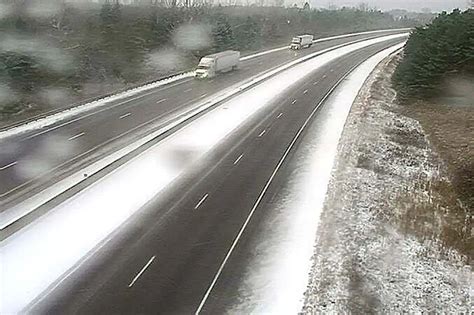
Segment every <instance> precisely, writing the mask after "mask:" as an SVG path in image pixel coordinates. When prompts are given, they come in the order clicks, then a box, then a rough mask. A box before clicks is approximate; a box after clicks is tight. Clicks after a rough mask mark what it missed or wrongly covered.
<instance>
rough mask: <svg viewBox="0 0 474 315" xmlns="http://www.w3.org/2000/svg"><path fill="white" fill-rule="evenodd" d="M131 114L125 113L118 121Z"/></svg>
mask: <svg viewBox="0 0 474 315" xmlns="http://www.w3.org/2000/svg"><path fill="white" fill-rule="evenodd" d="M131 114H132V113H126V114H123V115H122V116H120V117H119V118H120V119H124V118H125V117H128V116H130V115H131Z"/></svg>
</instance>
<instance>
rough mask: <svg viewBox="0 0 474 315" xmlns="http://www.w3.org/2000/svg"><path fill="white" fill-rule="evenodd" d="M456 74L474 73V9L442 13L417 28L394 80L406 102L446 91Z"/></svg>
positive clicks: (409, 40) (468, 74)
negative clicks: (448, 81) (449, 81)
mask: <svg viewBox="0 0 474 315" xmlns="http://www.w3.org/2000/svg"><path fill="white" fill-rule="evenodd" d="M453 76H457V77H459V76H461V77H465V78H471V80H472V77H473V76H474V10H472V9H471V10H466V11H464V12H461V11H460V10H454V11H453V12H452V13H449V14H448V13H446V12H444V13H442V14H440V15H439V16H438V17H437V18H435V19H434V20H433V22H432V23H431V24H429V25H427V26H424V27H423V26H419V27H417V28H415V29H414V30H413V32H412V34H411V35H410V38H409V39H408V42H407V44H406V47H405V50H404V54H403V59H402V61H401V62H400V64H399V65H398V67H397V69H396V71H395V73H394V76H393V83H394V85H395V87H396V89H397V91H398V96H399V98H400V99H401V100H402V101H412V100H418V99H430V98H435V97H437V96H439V95H440V94H441V93H443V85H444V84H445V82H446V80H447V79H449V78H450V77H453Z"/></svg>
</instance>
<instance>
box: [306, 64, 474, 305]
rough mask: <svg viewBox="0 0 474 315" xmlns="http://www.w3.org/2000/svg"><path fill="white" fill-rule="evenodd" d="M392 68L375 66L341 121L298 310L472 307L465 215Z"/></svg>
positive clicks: (471, 280) (440, 162) (382, 65)
mask: <svg viewBox="0 0 474 315" xmlns="http://www.w3.org/2000/svg"><path fill="white" fill-rule="evenodd" d="M394 66H395V65H394V63H393V62H389V60H386V61H384V62H382V63H381V64H380V65H379V66H378V67H377V69H376V70H375V71H374V72H373V73H372V75H371V77H370V78H369V79H368V80H367V82H366V84H365V86H364V88H363V89H362V90H361V91H360V93H359V96H358V98H357V100H356V102H355V103H354V105H353V107H352V110H351V113H350V114H349V117H348V119H347V122H346V125H345V130H344V132H343V135H342V138H341V140H340V142H339V148H338V156H337V158H336V163H335V165H334V168H333V171H332V178H331V182H330V185H329V189H328V193H327V196H326V201H325V206H324V209H323V213H322V216H321V221H320V225H319V228H318V234H317V240H316V245H315V249H314V256H313V267H312V271H311V274H310V282H309V284H308V288H307V291H306V293H305V306H304V308H303V313H309V314H311V313H321V312H343V313H346V312H356V313H366V312H382V313H385V312H421V311H436V312H439V311H450V312H467V311H469V309H472V304H470V303H471V302H470V300H471V299H472V297H471V294H472V293H471V292H472V283H473V280H474V276H473V272H472V268H471V267H470V266H469V262H470V261H472V257H469V255H468V254H466V253H469V251H467V250H466V247H465V246H464V245H463V244H465V243H466V240H467V239H469V235H470V233H471V229H466V228H464V230H463V229H461V228H459V227H460V226H461V225H462V226H465V225H463V224H461V225H460V224H459V222H461V223H463V221H462V220H463V219H464V220H469V218H468V215H469V213H468V211H467V209H465V208H463V207H462V204H461V205H460V203H459V202H458V199H457V196H456V194H455V191H454V189H453V185H452V183H451V181H450V179H449V176H448V169H447V168H446V167H445V164H444V163H443V161H442V160H441V158H440V157H439V155H438V154H437V152H436V151H435V149H434V148H433V146H432V144H431V143H430V141H429V138H428V137H427V135H426V134H425V132H424V130H423V128H422V125H421V124H420V123H419V122H418V121H417V120H415V119H413V118H410V117H408V116H405V115H404V114H403V113H402V111H401V108H400V107H399V106H398V105H396V104H395V102H394V99H395V92H394V91H393V90H392V89H391V88H390V75H391V73H392V72H393V69H394ZM466 222H468V224H469V221H466ZM471 254H472V252H471Z"/></svg>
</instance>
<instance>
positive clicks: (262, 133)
mask: <svg viewBox="0 0 474 315" xmlns="http://www.w3.org/2000/svg"><path fill="white" fill-rule="evenodd" d="M265 132H267V131H266V130H265V129H263V131H262V132H260V134H259V135H258V137H259V138H260V137H261V136H263V135H264V134H265Z"/></svg>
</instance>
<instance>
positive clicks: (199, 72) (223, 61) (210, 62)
mask: <svg viewBox="0 0 474 315" xmlns="http://www.w3.org/2000/svg"><path fill="white" fill-rule="evenodd" d="M239 59H240V52H238V51H235V50H226V51H223V52H219V53H215V54H212V55H207V56H204V57H202V58H201V61H199V65H198V66H197V68H196V71H195V77H196V78H198V79H208V78H213V77H215V76H216V75H217V74H218V73H220V72H227V71H231V70H235V69H237V68H238V67H239Z"/></svg>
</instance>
